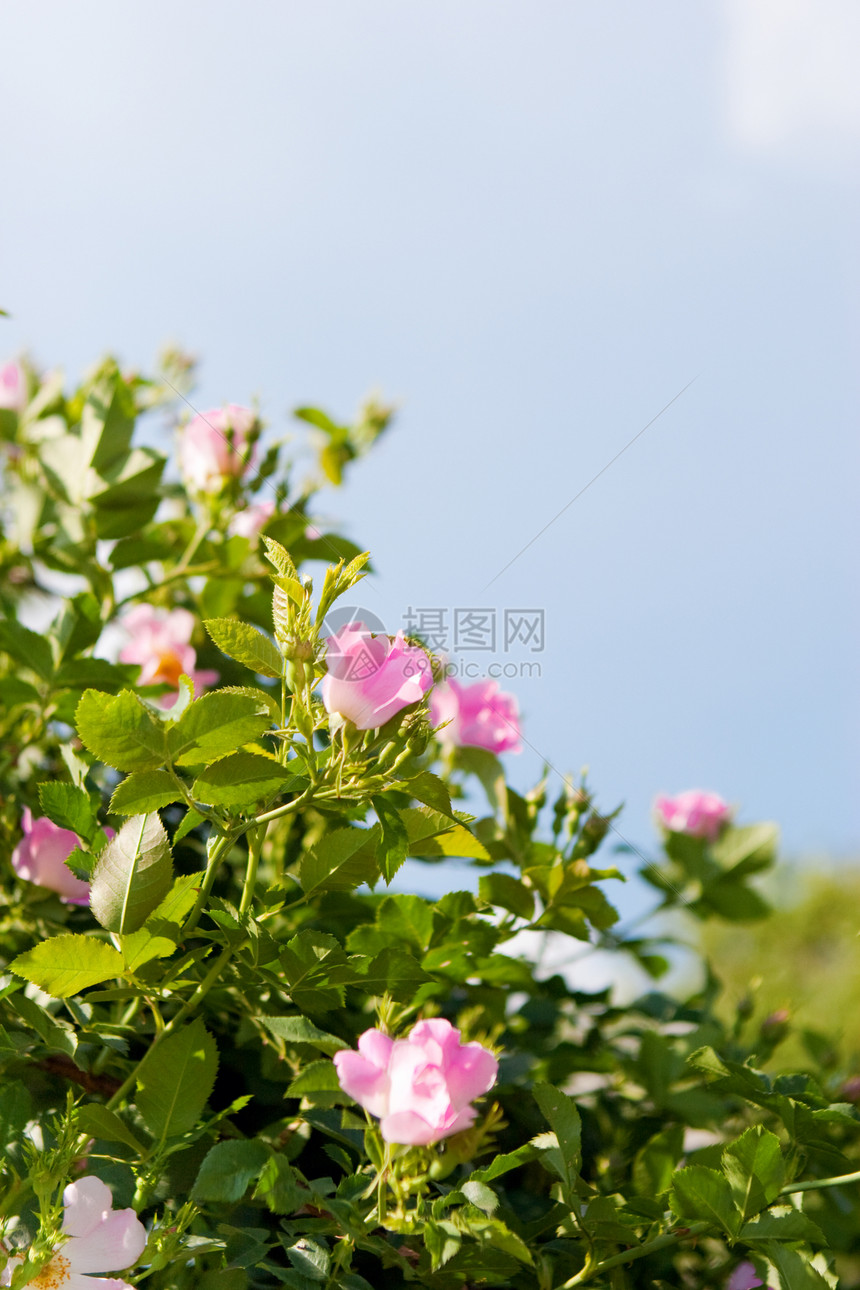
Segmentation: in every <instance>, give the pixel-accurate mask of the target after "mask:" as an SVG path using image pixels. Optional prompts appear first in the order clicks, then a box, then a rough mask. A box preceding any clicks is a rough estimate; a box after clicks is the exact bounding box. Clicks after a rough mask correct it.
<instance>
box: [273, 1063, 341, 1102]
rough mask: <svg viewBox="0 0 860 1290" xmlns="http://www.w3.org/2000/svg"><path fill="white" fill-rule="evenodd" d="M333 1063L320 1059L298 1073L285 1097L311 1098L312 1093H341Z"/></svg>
mask: <svg viewBox="0 0 860 1290" xmlns="http://www.w3.org/2000/svg"><path fill="white" fill-rule="evenodd" d="M342 1092H343V1090H342V1089H341V1086H340V1081H339V1080H338V1077H337V1071H336V1070H335V1066H334V1062H331V1061H327V1060H325V1059H321V1060H320V1061H318V1062H311V1064H310V1065H309V1066H305V1068H304V1069H303V1070H302V1071H300V1072H299V1074H298V1075H297V1076H296V1078H295V1079H294V1080H293V1082H292V1084H290V1086H289V1088H288V1089H287V1092H286V1096H287V1097H311V1095H312V1094H314V1093H341V1094H342Z"/></svg>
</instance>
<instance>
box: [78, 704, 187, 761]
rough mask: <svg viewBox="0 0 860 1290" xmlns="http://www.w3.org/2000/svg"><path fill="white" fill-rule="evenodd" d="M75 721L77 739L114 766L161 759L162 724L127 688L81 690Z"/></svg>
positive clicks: (162, 750)
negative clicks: (114, 692)
mask: <svg viewBox="0 0 860 1290" xmlns="http://www.w3.org/2000/svg"><path fill="white" fill-rule="evenodd" d="M75 723H76V726H77V731H78V734H79V736H80V739H81V742H82V743H83V744H84V745H85V746H86V747H87V748H88V749H89V750H90V752H91V753H92V754H93V755H94V756H95V757H98V759H99V761H103V762H104V763H105V765H107V766H113V767H114V769H115V770H148V769H149V768H150V767H151V766H158V765H160V764H161V762H163V761H164V758H165V753H166V748H167V744H166V739H165V732H164V727H163V726H162V724H161V722H160V721H158V720H157V719H156V718H155V717H154V716H153V715H152V713H151V712H150V711H149V709H148V708H146V707H145V706H144V705H143V703H142V702H141V701H140V699H139V698H138V697H137V695H136V694H133V693H132V692H131V690H122V691H121V692H120V693H119V694H117V695H111V694H104V693H103V692H102V691H101V690H85V691H84V693H83V695H82V696H81V701H80V703H79V704H78V707H77V711H76V713H75Z"/></svg>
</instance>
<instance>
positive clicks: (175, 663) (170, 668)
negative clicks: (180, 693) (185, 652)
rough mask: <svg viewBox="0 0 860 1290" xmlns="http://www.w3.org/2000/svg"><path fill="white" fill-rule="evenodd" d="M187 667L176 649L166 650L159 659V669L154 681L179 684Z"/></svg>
mask: <svg viewBox="0 0 860 1290" xmlns="http://www.w3.org/2000/svg"><path fill="white" fill-rule="evenodd" d="M184 671H185V668H184V667H183V666H182V659H181V658H180V657H179V655H178V654H177V653H176V651H175V650H172V649H169V650H165V651H164V653H163V654H161V655H160V656H159V659H158V671H157V672H156V673H155V675H154V676H153V678H152V679H153V681H156V682H157V681H163V682H164V684H165V685H173V686H178V685H179V678H180V676H181V675H182V673H183V672H184Z"/></svg>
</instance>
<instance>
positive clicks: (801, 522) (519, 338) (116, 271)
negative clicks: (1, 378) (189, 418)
mask: <svg viewBox="0 0 860 1290" xmlns="http://www.w3.org/2000/svg"><path fill="white" fill-rule="evenodd" d="M858 44H860V11H858V10H857V9H856V7H854V6H853V5H852V4H851V2H850V0H844V3H843V2H842V0H822V2H821V3H813V0H795V3H793V4H792V5H790V6H787V5H785V4H783V3H781V2H779V0H705V2H704V3H702V4H699V5H688V4H684V3H682V2H681V0H674V2H672V3H667V2H665V0H651V2H650V3H649V4H648V5H647V6H646V5H641V4H638V3H633V2H627V0H624V2H622V0H604V2H602V3H599V4H598V3H597V0H590V2H589V3H571V2H570V0H564V2H556V0H542V2H541V3H540V4H537V5H534V4H529V5H526V4H523V3H522V0H519V2H511V0H469V3H468V4H465V5H464V4H462V3H460V2H458V3H453V0H437V2H436V3H435V4H433V5H432V6H431V5H423V6H421V5H417V4H409V5H406V4H403V3H402V0H401V2H397V0H362V2H361V3H360V4H357V3H355V0H320V2H317V3H313V4H311V3H309V2H305V3H301V4H300V3H293V2H292V0H287V2H286V3H279V4H274V3H267V4H263V3H250V4H247V5H245V6H243V7H242V8H241V10H238V9H236V8H235V6H233V5H228V4H227V3H224V2H223V0H207V3H205V4H204V3H184V4H182V5H179V6H176V5H173V4H167V3H163V2H156V3H147V4H145V5H144V4H142V3H132V4H127V5H123V6H118V5H112V4H109V3H107V2H106V0H98V2H93V0H83V2H81V3H77V4H76V5H74V6H67V5H64V4H61V3H59V2H58V0H45V3H42V4H40V5H39V6H36V7H34V6H32V5H29V4H26V3H24V2H23V0H7V3H6V5H5V6H4V47H5V54H4V73H3V81H2V86H0V114H2V116H0V119H2V122H3V129H2V144H1V145H0V159H2V173H3V175H4V183H3V191H4V197H3V200H2V202H0V233H1V234H2V236H0V293H2V301H0V303H2V305H3V307H4V308H6V309H8V310H9V311H10V312H11V314H12V315H13V318H12V320H11V321H6V322H3V326H2V333H0V352H3V353H14V352H15V351H17V350H19V349H22V348H25V347H26V348H29V349H30V350H31V352H32V353H33V354H34V356H35V357H36V358H37V359H38V360H39V361H41V362H43V363H45V364H48V365H54V364H57V363H62V364H63V365H64V366H65V367H66V369H67V371H68V372H69V373H70V374H76V373H77V372H78V371H79V370H80V369H81V368H82V367H83V366H85V365H86V364H88V363H89V362H91V361H92V360H93V359H94V358H95V357H96V356H97V355H98V354H99V353H100V352H101V351H102V350H104V349H105V348H108V347H110V348H113V349H114V350H116V351H118V352H119V353H120V354H121V355H122V357H123V359H124V360H125V361H126V362H127V363H128V364H129V365H134V366H141V367H145V366H146V365H147V364H148V363H149V362H151V360H152V357H153V355H154V353H155V352H156V350H157V349H158V347H159V346H160V345H161V343H162V342H164V341H165V340H168V339H175V340H178V341H180V342H181V343H182V344H184V345H185V346H187V347H188V348H189V349H191V350H192V351H193V352H195V353H197V354H199V355H200V356H201V358H202V360H203V362H202V368H201V381H200V386H199V389H198V391H197V392H196V394H195V402H196V404H197V406H198V407H203V408H206V407H210V406H212V405H213V404H216V403H219V402H221V401H222V400H232V401H235V402H248V401H250V400H251V398H252V397H255V396H256V397H258V398H259V400H260V404H261V407H262V410H263V412H264V414H265V415H266V416H267V418H268V419H269V421H270V423H271V424H272V426H273V427H274V428H275V429H276V430H282V429H283V428H285V427H286V425H287V414H288V411H289V409H290V408H291V407H293V406H296V405H298V404H301V403H307V402H317V403H321V404H323V405H324V406H327V407H329V408H330V409H331V410H333V411H334V412H335V413H337V414H339V415H340V414H342V415H347V414H349V413H350V412H351V411H352V410H353V408H354V407H355V405H356V404H357V402H358V400H359V398H360V397H361V396H362V395H363V394H365V393H366V392H367V391H368V390H370V389H371V388H374V387H377V388H379V389H381V390H382V391H383V392H384V393H385V394H386V395H387V396H389V397H391V398H393V399H395V400H396V401H397V402H398V404H399V405H400V413H399V417H398V422H397V426H396V429H394V430H393V431H392V432H391V435H390V436H389V437H388V438H387V439H386V440H384V441H383V443H382V444H381V445H380V446H379V449H378V451H376V452H375V453H374V454H373V455H372V456H371V457H369V458H368V459H367V460H365V461H363V462H361V463H360V464H359V465H358V466H357V467H356V468H355V469H354V470H353V473H352V476H351V480H350V485H349V488H348V490H347V491H346V492H345V493H344V494H343V495H333V494H332V495H330V496H327V497H325V498H323V499H322V505H323V507H324V508H327V509H328V512H329V514H331V515H332V516H339V517H342V519H343V521H344V524H345V526H346V529H347V531H349V532H350V534H351V535H352V536H354V537H355V538H356V539H357V540H359V541H361V542H363V543H365V544H366V545H367V546H369V547H370V548H371V550H372V551H373V554H374V559H375V562H376V565H377V568H378V570H379V573H378V576H377V577H376V578H375V580H374V583H373V586H372V587H368V588H367V589H366V591H365V592H364V597H365V599H364V603H365V604H366V605H367V607H368V608H369V609H371V610H373V612H374V613H376V614H378V615H379V616H380V617H382V618H383V620H384V621H385V622H386V623H387V624H388V625H389V626H390V628H391V630H396V628H397V627H398V626H400V625H401V622H402V618H403V615H404V613H405V612H406V610H407V609H408V608H409V607H410V606H411V607H413V608H414V607H416V606H425V607H438V608H447V609H448V610H449V614H452V613H453V609H454V608H455V607H470V606H480V607H493V608H495V609H496V610H497V611H498V613H499V614H500V615H502V614H503V612H504V610H505V609H506V608H520V609H522V608H542V609H544V611H545V616H546V647H545V649H544V651H543V653H542V654H540V655H539V656H538V655H535V656H534V659H535V660H537V661H539V662H540V665H541V673H542V674H541V676H540V678H538V677H536V676H531V677H523V678H518V679H516V680H515V681H514V680H511V681H509V682H508V685H509V688H512V689H515V690H517V692H518V694H519V696H520V701H521V705H522V708H523V713H524V720H525V732H526V736H527V738H528V740H529V743H530V745H531V748H529V749H528V750H527V751H526V752H525V753H524V754H523V755H522V756H521V757H519V758H515V757H510V758H509V759H508V761H509V765H510V770H511V776H512V779H513V781H514V782H515V783H520V784H523V785H524V784H527V783H528V782H529V781H530V780H531V778H532V777H533V776H534V775H536V774H537V773H538V771H539V768H540V763H541V759H542V758H546V759H547V760H549V761H550V762H551V763H552V765H553V766H554V767H556V768H557V769H558V770H559V771H562V772H569V771H573V772H578V770H579V768H580V767H581V766H582V765H583V764H586V763H587V764H588V765H589V766H590V768H591V778H592V781H593V784H594V786H595V788H596V789H597V791H598V795H599V800H600V801H601V803H602V804H603V805H604V806H606V807H611V806H614V805H615V804H616V803H617V802H618V801H619V800H621V799H624V800H625V801H626V803H627V805H626V809H625V812H624V815H623V817H622V821H621V824H620V827H621V829H622V831H623V832H624V834H625V835H626V836H627V837H629V838H631V840H633V841H635V842H636V843H637V845H642V846H647V845H650V839H651V832H652V830H651V824H650V820H649V807H650V802H651V799H652V797H653V795H654V793H655V792H657V791H660V790H664V791H670V792H671V791H677V790H680V789H682V788H685V787H690V786H702V787H708V788H713V789H716V790H717V791H719V792H721V793H722V794H723V795H724V796H725V797H727V798H728V799H730V800H731V801H733V802H737V803H738V804H739V808H740V814H741V816H742V818H746V819H754V818H766V817H772V818H776V819H778V820H779V821H780V822H781V823H782V825H783V829H784V840H785V846H786V850H787V851H788V852H790V853H792V854H808V855H813V854H815V853H816V852H820V851H823V850H828V851H832V852H834V853H837V854H846V855H847V854H851V853H854V854H856V852H857V843H858V832H860V830H858V823H859V822H858V811H857V791H856V789H857V782H856V766H857V746H856V745H857V740H856V730H857V717H858V702H857V697H858V696H857V679H856V678H857V669H856V662H855V660H856V646H857V635H858V632H857V627H858V615H857V578H856V573H855V569H856V562H857V550H858V543H857V539H858V531H857V530H858V524H857V503H856V479H857V467H858V460H857V457H858V454H857V436H856V423H857V409H858V387H857V380H856V355H857V348H858V339H860V337H858V332H860V328H858V310H857V296H858V257H857V251H856V228H857V226H858V209H857V207H858V203H857V173H858V168H857V162H858V151H860V90H858V83H857V79H856V76H855V75H854V73H853V66H854V63H855V61H856V56H857V47H858ZM693 378H696V379H695V381H694V383H693V384H692V385H691V386H690V388H689V389H688V390H687V391H686V392H685V393H684V394H683V395H682V396H681V397H680V398H678V399H677V401H676V402H675V403H674V404H673V405H672V407H671V408H669V409H668V411H666V412H665V413H664V414H663V415H662V416H661V417H660V418H659V419H658V420H657V421H656V422H655V423H654V424H653V425H652V426H651V427H650V428H649V429H648V430H647V431H646V432H645V433H644V434H643V435H642V436H641V437H640V438H639V439H638V440H637V441H636V442H635V443H634V444H633V445H632V446H631V447H630V448H629V449H628V451H626V452H625V453H624V454H623V456H621V457H620V458H619V460H618V461H616V462H615V463H614V464H613V465H612V466H611V467H610V468H609V469H608V470H607V471H606V472H605V473H604V474H602V475H601V476H600V478H599V479H597V480H596V482H595V483H594V484H593V485H592V486H591V487H590V488H588V490H587V491H586V492H585V493H584V494H583V495H582V496H581V497H580V498H579V500H577V501H576V502H575V503H574V504H573V505H572V506H570V507H569V508H568V509H567V510H566V511H565V512H564V514H563V515H562V516H561V517H560V518H559V519H558V520H557V522H556V523H555V524H554V525H552V527H551V528H550V529H549V530H548V531H547V532H546V533H545V534H544V535H543V536H542V537H540V538H539V539H538V540H537V541H536V542H534V543H533V545H531V546H530V547H529V549H528V550H527V551H526V552H525V553H524V554H523V555H522V556H520V558H519V559H517V560H516V561H515V562H514V563H513V564H512V565H511V566H510V568H508V569H507V570H506V572H504V573H503V574H502V576H501V577H499V578H498V579H497V581H495V582H494V583H493V584H492V586H491V587H489V588H488V589H486V590H485V588H486V584H488V583H489V582H490V580H491V579H492V578H493V577H494V576H495V575H496V574H497V573H498V572H499V570H501V569H502V567H503V566H504V565H505V564H507V563H508V561H509V560H511V558H512V557H514V556H515V555H516V554H517V552H518V551H519V550H520V549H521V548H522V547H524V546H525V545H526V543H528V542H529V541H530V539H531V538H532V537H534V535H535V534H536V533H537V532H538V531H539V530H540V529H541V528H542V527H543V526H544V525H545V524H546V523H547V521H548V520H549V519H551V517H552V516H553V515H555V514H556V512H558V511H560V510H561V509H562V508H563V507H565V506H566V505H567V503H568V502H569V501H570V500H571V498H572V497H574V495H575V494H576V493H577V492H579V491H580V490H581V489H582V488H583V486H584V485H586V484H588V482H589V481H590V480H591V479H592V477H593V476H595V475H596V474H597V473H598V472H599V471H601V470H602V468H603V467H604V466H606V464H607V463H608V462H609V461H610V459H611V458H612V457H613V456H614V455H615V454H616V453H617V452H618V451H619V450H620V449H622V448H623V447H624V445H625V444H626V443H628V441H629V440H631V439H632V438H633V436H634V435H636V434H637V433H638V432H639V431H640V430H641V429H642V427H643V426H645V424H646V423H647V422H648V421H649V420H651V418H652V417H654V416H655V414H656V413H658V412H659V411H660V409H661V408H662V407H664V405H665V404H667V403H668V402H669V401H670V400H671V399H672V398H673V397H674V396H675V395H676V394H678V392H679V391H680V390H681V389H682V388H683V387H684V386H685V385H687V384H688V382H690V381H691V380H692V379H693ZM475 657H476V658H477V659H479V661H484V662H489V661H492V660H496V661H499V662H502V663H504V662H505V661H510V660H511V658H512V657H514V656H510V657H508V656H505V655H504V654H503V653H499V652H498V651H497V653H496V654H494V655H485V656H483V659H482V656H478V655H476V656H475ZM516 657H517V658H526V657H527V655H524V654H518V655H516Z"/></svg>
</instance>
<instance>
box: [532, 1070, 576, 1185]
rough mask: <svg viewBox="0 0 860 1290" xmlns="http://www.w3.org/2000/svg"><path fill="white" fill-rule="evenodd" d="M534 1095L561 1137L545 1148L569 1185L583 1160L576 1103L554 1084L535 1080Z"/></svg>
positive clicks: (559, 1173)
mask: <svg viewBox="0 0 860 1290" xmlns="http://www.w3.org/2000/svg"><path fill="white" fill-rule="evenodd" d="M532 1095H533V1096H534V1099H535V1101H536V1102H537V1104H538V1106H539V1107H540V1109H541V1112H542V1114H543V1116H544V1118H545V1119H546V1120H547V1122H548V1124H549V1125H550V1128H551V1129H552V1131H553V1133H554V1134H555V1136H556V1138H557V1140H558V1147H557V1148H550V1150H549V1151H546V1152H544V1156H545V1158H546V1160H547V1163H548V1164H550V1165H552V1166H553V1168H554V1170H555V1172H556V1173H557V1174H558V1176H559V1178H560V1179H561V1181H562V1183H563V1184H564V1186H565V1187H567V1188H568V1189H570V1188H571V1187H572V1186H573V1183H574V1181H575V1179H576V1176H577V1174H578V1173H579V1168H580V1164H581V1162H582V1154H581V1141H582V1125H581V1123H580V1119H579V1111H578V1110H577V1109H576V1103H575V1102H574V1100H573V1098H572V1097H568V1095H567V1093H562V1092H561V1091H560V1089H557V1088H553V1086H552V1085H551V1084H535V1086H534V1088H533V1089H532Z"/></svg>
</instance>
